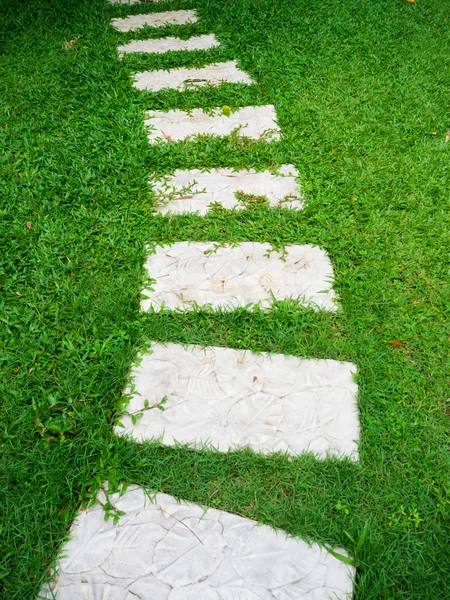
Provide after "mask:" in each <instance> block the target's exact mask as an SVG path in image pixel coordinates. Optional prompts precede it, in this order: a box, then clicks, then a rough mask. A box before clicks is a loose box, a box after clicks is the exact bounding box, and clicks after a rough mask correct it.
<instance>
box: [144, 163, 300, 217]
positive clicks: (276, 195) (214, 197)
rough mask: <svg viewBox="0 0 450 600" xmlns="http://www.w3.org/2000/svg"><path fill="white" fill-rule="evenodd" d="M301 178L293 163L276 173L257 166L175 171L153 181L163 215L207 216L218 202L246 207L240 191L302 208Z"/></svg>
mask: <svg viewBox="0 0 450 600" xmlns="http://www.w3.org/2000/svg"><path fill="white" fill-rule="evenodd" d="M297 177H298V171H297V169H296V168H295V167H294V166H293V165H283V166H282V167H281V168H280V169H279V170H278V172H277V173H276V174H273V173H271V172H270V171H262V172H257V171H255V170H254V169H249V170H247V171H233V170H232V169H212V170H211V171H209V172H205V171H201V170H200V169H193V170H192V171H175V173H174V174H173V175H170V176H168V177H165V178H164V179H163V180H162V181H151V180H150V183H151V184H152V185H153V189H154V190H155V192H156V194H157V199H158V200H159V201H160V202H161V204H160V205H159V206H158V208H157V209H156V210H157V211H158V212H160V213H161V214H163V215H165V214H167V213H172V214H182V213H189V212H198V213H199V214H200V215H205V214H206V213H207V212H208V211H209V210H210V205H211V204H213V203H215V202H218V203H219V204H221V205H222V206H223V207H224V208H230V209H231V208H234V207H237V208H245V205H244V204H243V203H242V202H239V200H238V198H237V197H236V193H237V192H242V193H244V194H249V195H251V196H265V197H266V198H267V200H268V201H269V204H270V206H282V207H284V208H297V209H301V208H302V207H303V202H302V196H301V194H300V186H299V184H298V183H297V182H296V178H297Z"/></svg>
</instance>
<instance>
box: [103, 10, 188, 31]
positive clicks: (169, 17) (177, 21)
mask: <svg viewBox="0 0 450 600" xmlns="http://www.w3.org/2000/svg"><path fill="white" fill-rule="evenodd" d="M196 21H197V12H196V11H195V10H170V11H166V12H158V13H151V14H147V15H130V16H129V17H124V18H120V19H119V18H118V19H112V21H111V25H112V26H113V27H114V28H115V29H118V30H119V31H135V30H136V29H142V27H145V26H146V25H147V26H148V27H163V26H164V25H185V24H186V23H195V22H196Z"/></svg>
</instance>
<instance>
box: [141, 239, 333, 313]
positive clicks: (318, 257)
mask: <svg viewBox="0 0 450 600" xmlns="http://www.w3.org/2000/svg"><path fill="white" fill-rule="evenodd" d="M285 250H286V253H285V254H284V255H282V254H280V253H279V252H275V251H271V247H270V245H269V244H260V243H256V242H244V243H242V244H239V245H238V246H236V247H231V246H225V247H218V245H217V244H215V243H214V242H191V243H190V242H177V243H175V244H173V245H172V246H164V247H160V246H157V247H156V253H155V254H150V255H149V257H148V259H147V262H146V270H147V272H148V275H149V277H151V278H152V279H153V280H155V283H152V290H147V289H145V290H143V294H144V295H145V296H147V298H145V299H143V300H142V302H141V307H142V309H143V310H150V308H153V309H154V310H155V311H160V310H161V307H162V305H163V304H164V308H168V309H177V308H178V309H183V310H190V309H192V308H193V307H194V305H195V304H197V305H198V306H207V307H208V308H212V309H216V308H219V307H220V308H223V309H225V310H233V309H235V308H237V307H242V306H248V305H254V304H256V303H258V302H259V303H260V306H261V307H262V308H270V306H271V304H272V302H273V301H274V300H283V299H285V298H293V299H294V300H298V301H299V302H300V303H301V304H303V305H304V306H307V305H310V306H312V307H313V308H316V309H325V310H332V311H334V310H336V309H337V304H336V302H335V294H334V291H333V288H332V283H331V282H332V279H333V268H332V266H331V263H330V259H329V258H328V255H327V254H326V252H324V250H321V249H320V248H318V247H316V246H308V245H305V246H300V245H299V246H287V247H286V248H285ZM250 307H251V306H249V308H250Z"/></svg>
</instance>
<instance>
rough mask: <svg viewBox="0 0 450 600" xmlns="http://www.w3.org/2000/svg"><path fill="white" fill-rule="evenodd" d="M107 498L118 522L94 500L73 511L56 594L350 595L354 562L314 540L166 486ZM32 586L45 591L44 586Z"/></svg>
mask: <svg viewBox="0 0 450 600" xmlns="http://www.w3.org/2000/svg"><path fill="white" fill-rule="evenodd" d="M99 496H100V498H99V499H100V501H101V502H103V503H105V501H106V497H105V495H104V493H103V492H100V494H99ZM109 500H110V502H111V503H112V504H113V505H114V506H115V507H116V508H117V509H118V510H121V511H124V512H125V513H126V514H125V515H123V516H122V517H120V519H119V522H118V523H117V524H114V522H113V520H112V519H109V520H108V521H105V519H104V513H103V509H102V507H101V506H99V505H95V506H93V507H91V508H90V509H89V510H87V511H83V512H81V513H80V514H79V515H78V517H77V519H76V520H75V523H74V524H73V526H72V530H71V533H72V537H71V539H70V540H69V541H68V542H67V543H66V545H65V547H64V548H63V554H64V555H65V556H64V557H62V558H60V560H59V565H58V566H59V577H58V579H57V582H56V584H55V585H54V593H55V594H56V599H57V600H291V599H294V598H295V599H296V600H332V599H333V600H350V598H351V594H352V588H353V579H354V575H355V572H354V569H353V568H352V567H349V566H348V565H345V564H344V563H343V562H342V561H340V560H338V559H337V558H335V557H334V556H332V555H331V554H330V553H329V552H327V550H326V549H324V548H321V547H320V546H318V545H317V544H313V545H311V546H310V545H308V544H307V543H306V542H304V541H303V540H301V539H300V538H292V537H290V538H288V537H286V534H285V533H284V532H283V531H282V530H273V529H271V528H270V527H268V526H267V525H260V526H258V527H256V525H257V523H256V522H255V521H251V520H250V519H245V518H243V517H240V516H237V515H232V514H230V513H226V512H224V511H220V510H217V509H213V508H209V509H208V510H207V511H206V512H205V509H204V507H202V506H200V505H197V504H193V503H188V502H182V503H177V501H176V500H175V499H174V498H172V497H171V496H168V495H166V494H157V495H156V497H155V499H154V502H152V501H151V500H149V498H148V497H147V496H146V495H145V494H144V491H143V490H142V489H141V488H139V487H137V486H130V487H129V488H128V490H127V491H126V492H125V494H124V495H123V496H120V495H119V494H113V495H111V497H110V498H109ZM337 551H338V552H339V553H340V554H344V555H346V553H345V551H344V550H342V549H337ZM41 593H42V595H43V596H44V597H45V598H53V597H54V596H52V595H51V592H50V591H49V589H48V587H45V588H44V590H43V592H41Z"/></svg>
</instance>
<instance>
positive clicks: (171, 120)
mask: <svg viewBox="0 0 450 600" xmlns="http://www.w3.org/2000/svg"><path fill="white" fill-rule="evenodd" d="M146 116H147V119H146V121H145V125H146V126H147V127H148V128H149V131H148V139H149V142H150V143H151V144H155V143H159V142H178V141H181V140H185V139H190V138H192V137H195V136H197V135H201V134H208V135H216V136H219V137H223V136H227V135H230V134H231V133H233V132H234V131H237V132H238V135H239V136H240V137H248V138H252V139H254V140H258V139H261V138H264V139H265V140H267V141H272V140H277V139H279V138H280V128H279V127H278V125H277V123H276V112H275V108H274V106H272V105H271V104H269V105H267V106H246V107H244V108H240V109H239V110H237V111H235V112H233V113H231V115H230V116H226V115H225V114H223V111H222V109H220V108H216V109H213V110H212V111H208V112H204V111H203V110H202V109H201V108H194V109H193V110H191V111H190V112H189V113H188V112H185V111H182V110H169V111H168V112H164V111H161V110H150V111H147V113H146Z"/></svg>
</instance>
